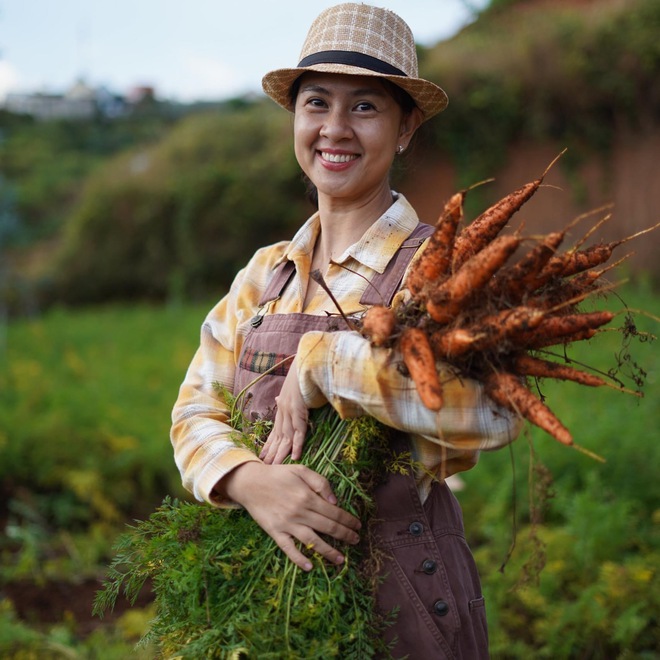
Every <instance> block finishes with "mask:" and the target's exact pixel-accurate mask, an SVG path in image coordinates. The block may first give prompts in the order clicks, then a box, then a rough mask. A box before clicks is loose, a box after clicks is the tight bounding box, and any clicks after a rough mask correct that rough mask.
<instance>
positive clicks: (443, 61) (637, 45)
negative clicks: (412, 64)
mask: <svg viewBox="0 0 660 660" xmlns="http://www.w3.org/2000/svg"><path fill="white" fill-rule="evenodd" d="M512 5H515V6H512ZM659 33H660V3H658V2H657V0H632V1H629V2H620V1H616V0H614V1H613V0H610V1H609V2H608V1H607V0H605V1H600V2H598V1H597V2H530V1H529V0H517V1H514V0H500V1H499V2H497V1H496V2H491V3H490V6H489V7H488V8H487V9H486V10H485V12H484V14H483V15H482V16H481V17H480V20H477V21H475V22H474V23H473V24H472V25H470V26H468V27H467V28H466V29H465V30H463V31H462V32H460V33H459V34H458V35H456V36H455V37H454V38H452V39H449V40H447V41H444V42H442V43H440V44H438V45H437V46H436V47H434V48H433V49H430V50H428V51H426V52H425V53H424V54H423V58H422V61H421V64H420V69H421V70H422V73H423V74H425V75H426V76H428V77H429V78H430V79H431V80H434V81H437V82H438V83H439V84H441V85H442V86H443V88H444V89H445V90H446V91H447V93H448V95H449V98H450V105H449V107H448V109H447V110H446V111H445V112H444V113H443V115H442V121H436V122H434V124H433V126H434V128H435V140H436V142H437V144H438V146H440V147H441V148H443V149H445V150H446V151H447V152H448V153H449V154H450V155H451V158H452V159H453V160H454V161H455V162H456V163H457V164H458V169H459V173H460V176H461V177H462V181H461V184H464V185H468V184H470V183H472V182H474V181H478V180H481V179H482V178H485V177H487V176H491V175H492V172H494V171H496V170H497V168H498V166H500V165H501V164H502V162H503V159H504V158H505V156H506V153H507V148H508V147H510V146H511V145H512V144H514V143H515V142H516V141H531V142H538V141H547V140H551V141H555V142H556V143H557V144H562V145H567V144H570V145H571V149H570V150H569V152H568V153H567V155H566V157H565V158H564V159H563V163H562V164H563V165H564V166H565V165H566V161H568V162H569V163H570V160H571V159H572V158H577V157H580V156H578V154H582V156H584V154H586V153H599V154H601V155H606V154H607V153H608V150H609V149H610V148H611V146H612V143H613V140H614V138H615V136H616V135H617V133H618V132H619V131H620V130H621V129H622V128H623V127H628V128H631V129H633V130H637V131H644V130H648V129H649V127H650V126H653V125H655V126H656V127H657V123H658V122H657V119H658V117H659V116H660V75H659V74H660V41H659V40H658V38H657V35H658V34H659Z"/></svg>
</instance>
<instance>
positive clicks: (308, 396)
mask: <svg viewBox="0 0 660 660" xmlns="http://www.w3.org/2000/svg"><path fill="white" fill-rule="evenodd" d="M296 362H297V366H298V369H297V373H298V378H299V382H300V390H301V395H302V397H303V400H304V401H305V403H306V405H307V406H308V407H311V408H316V407H320V406H322V405H324V404H325V403H326V402H329V403H331V404H332V406H333V407H334V408H335V409H336V410H337V411H338V412H339V414H340V415H341V416H342V417H356V416H360V415H370V416H372V417H374V418H376V419H378V420H379V421H380V422H382V423H384V424H386V425H387V426H391V427H393V428H396V429H399V430H402V431H405V432H407V433H411V434H417V435H421V436H423V437H424V438H427V439H428V440H430V441H435V442H436V443H438V444H440V445H443V446H444V447H446V448H448V449H456V450H461V451H477V450H489V449H497V448H500V447H503V446H505V445H507V444H509V443H510V442H512V441H513V440H514V439H515V438H516V437H517V435H518V433H519V431H520V428H521V422H520V420H519V419H518V418H517V417H516V416H514V415H511V414H510V413H509V412H507V411H505V410H504V409H502V408H500V407H499V406H497V405H496V404H494V403H493V402H492V401H490V399H488V397H486V396H485V394H484V392H483V387H482V386H481V384H480V383H478V382H476V381H474V380H470V379H465V378H461V377H459V376H457V375H456V374H454V373H452V371H451V369H450V368H449V367H448V366H445V367H443V366H442V365H439V366H440V369H441V381H442V383H443V399H444V403H443V407H442V409H441V410H440V412H438V413H436V412H433V411H431V410H429V409H428V408H426V407H425V406H424V405H423V404H422V402H421V400H420V398H419V395H418V394H417V391H416V389H415V386H414V384H413V383H412V381H411V380H410V378H408V377H407V376H406V375H404V374H402V373H401V371H400V364H401V358H400V356H399V355H398V354H397V352H396V351H394V350H390V349H383V348H374V347H373V346H372V345H371V344H370V342H369V341H368V340H366V339H364V338H363V337H362V336H361V335H360V334H359V333H357V332H348V331H344V332H336V333H324V332H310V333H308V334H306V335H304V336H303V338H302V340H301V342H300V345H299V347H298V355H297V358H296ZM450 457H451V456H450Z"/></svg>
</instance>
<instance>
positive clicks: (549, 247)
mask: <svg viewBox="0 0 660 660" xmlns="http://www.w3.org/2000/svg"><path fill="white" fill-rule="evenodd" d="M563 239H564V232H553V233H551V234H548V235H547V236H546V237H545V238H544V239H543V240H542V241H541V242H540V243H538V244H537V245H536V246H535V247H534V248H532V249H531V250H530V251H529V252H528V253H527V254H526V255H525V256H524V257H523V258H522V259H520V261H518V262H517V263H515V264H514V265H513V266H509V267H508V268H507V269H503V270H501V271H500V272H499V273H497V274H496V275H495V277H494V278H493V279H492V280H491V282H490V283H489V289H490V292H491V293H492V294H493V295H494V296H502V295H503V294H505V293H506V301H507V302H508V303H509V304H518V303H519V302H520V301H521V300H522V298H523V297H524V295H525V294H526V293H529V292H531V291H533V290H534V289H536V288H537V286H538V285H537V278H538V274H539V273H540V272H541V270H542V269H543V268H544V266H545V265H546V264H547V263H548V261H549V260H550V258H551V257H552V255H553V254H554V253H555V252H556V250H557V248H558V247H559V245H560V244H561V242H562V240H563Z"/></svg>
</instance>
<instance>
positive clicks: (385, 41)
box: [262, 2, 447, 120]
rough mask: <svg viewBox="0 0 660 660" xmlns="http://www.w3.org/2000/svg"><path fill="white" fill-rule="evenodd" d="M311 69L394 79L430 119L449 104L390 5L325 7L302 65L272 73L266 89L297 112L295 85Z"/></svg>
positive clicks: (305, 47) (266, 79)
mask: <svg viewBox="0 0 660 660" xmlns="http://www.w3.org/2000/svg"><path fill="white" fill-rule="evenodd" d="M306 71H322V72H324V73H343V74H348V75H356V76H376V77H379V78H385V79H387V80H390V81H391V82H393V83H394V84H395V85H398V86H399V87H401V88H402V89H404V90H405V91H406V92H408V94H410V96H411V97H412V98H413V100H414V101H415V103H416V104H417V107H418V108H419V109H420V110H421V111H422V112H423V114H424V119H425V120H426V119H429V118H430V117H432V116H433V115H435V114H437V113H438V112H441V111H442V110H444V109H445V108H446V107H447V95H446V94H445V92H444V91H443V90H442V89H441V88H440V87H438V85H435V84H434V83H432V82H429V81H428V80H424V79H423V78H420V77H419V73H418V68H417V52H416V50H415V39H414V37H413V34H412V32H411V31H410V28H409V27H408V24H407V23H406V22H405V21H404V20H403V19H402V18H400V17H399V16H398V15H397V14H395V13H394V12H392V11H389V10H387V9H381V8H379V7H372V6H370V5H364V4H357V3H352V2H348V3H344V4H341V5H336V6H334V7H330V8H329V9H326V10H325V11H323V12H322V13H321V14H320V15H319V16H318V18H316V20H315V21H314V22H313V23H312V26H311V28H310V29H309V32H308V34H307V39H306V40H305V43H304V44H303V47H302V52H301V53H300V62H299V63H298V66H297V67H295V68H293V69H276V70H275V71H271V72H270V73H267V74H266V75H265V76H264V77H263V80H262V86H263V89H264V91H265V92H266V94H268V96H270V97H271V98H272V99H273V100H274V101H275V102H276V103H278V104H279V105H281V106H282V107H283V108H286V109H287V110H289V111H293V103H292V99H291V98H290V90H291V86H292V85H293V83H294V82H295V80H296V79H297V78H298V77H300V76H301V75H302V74H303V73H305V72H306Z"/></svg>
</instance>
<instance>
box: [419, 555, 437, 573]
mask: <svg viewBox="0 0 660 660" xmlns="http://www.w3.org/2000/svg"><path fill="white" fill-rule="evenodd" d="M437 570H438V565H437V564H436V563H435V562H434V561H433V560H432V559H425V560H424V563H423V564H422V571H424V573H426V574H427V575H433V573H435V572H436V571H437Z"/></svg>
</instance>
